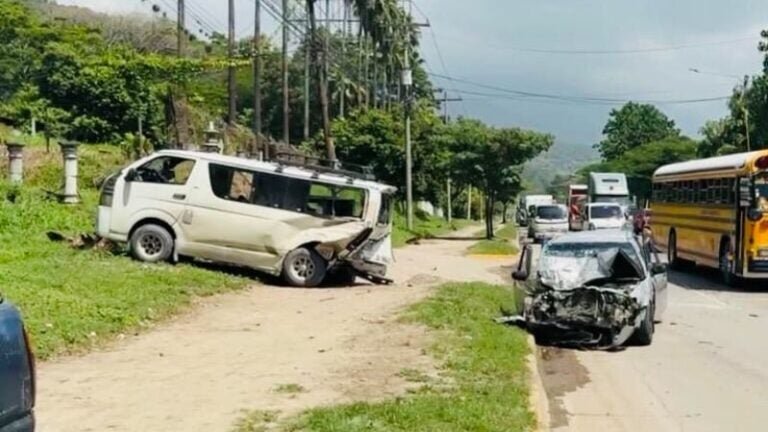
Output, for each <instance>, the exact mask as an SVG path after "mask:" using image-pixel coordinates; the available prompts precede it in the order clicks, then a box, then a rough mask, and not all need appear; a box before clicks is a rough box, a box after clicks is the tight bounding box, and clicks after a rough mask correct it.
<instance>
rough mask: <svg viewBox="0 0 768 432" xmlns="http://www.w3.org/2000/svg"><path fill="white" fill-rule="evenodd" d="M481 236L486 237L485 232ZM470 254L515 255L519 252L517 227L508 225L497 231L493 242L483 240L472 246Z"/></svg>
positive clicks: (511, 224)
mask: <svg viewBox="0 0 768 432" xmlns="http://www.w3.org/2000/svg"><path fill="white" fill-rule="evenodd" d="M481 235H485V230H483V231H482V232H481ZM468 252H469V253H470V254H475V255H515V254H516V253H517V252H518V248H517V229H516V227H515V225H514V224H513V223H508V224H507V225H505V226H504V227H503V228H501V229H500V230H498V231H496V233H495V238H494V239H493V240H481V241H479V242H477V243H475V244H474V245H472V246H470V247H469V250H468Z"/></svg>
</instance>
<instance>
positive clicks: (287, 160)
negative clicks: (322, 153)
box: [273, 152, 376, 181]
mask: <svg viewBox="0 0 768 432" xmlns="http://www.w3.org/2000/svg"><path fill="white" fill-rule="evenodd" d="M273 162H275V163H278V164H280V165H285V166H293V167H299V168H304V169H308V170H312V171H315V172H318V173H326V174H336V175H340V176H345V177H350V178H353V179H358V180H371V181H375V180H376V176H374V175H373V168H371V167H370V166H368V165H357V164H350V163H342V162H340V161H332V160H330V159H323V158H320V157H317V156H306V155H302V154H296V153H290V152H278V153H275V157H274V159H273Z"/></svg>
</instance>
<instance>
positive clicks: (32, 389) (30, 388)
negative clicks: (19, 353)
mask: <svg viewBox="0 0 768 432" xmlns="http://www.w3.org/2000/svg"><path fill="white" fill-rule="evenodd" d="M22 332H23V333H24V345H25V346H26V349H27V365H28V366H29V381H28V382H25V384H24V385H25V386H26V388H25V389H24V390H25V392H26V394H27V396H28V397H29V401H30V407H34V406H35V399H36V397H37V371H36V370H35V354H34V353H33V352H32V344H31V343H30V340H29V334H28V333H27V329H26V328H23V329H22Z"/></svg>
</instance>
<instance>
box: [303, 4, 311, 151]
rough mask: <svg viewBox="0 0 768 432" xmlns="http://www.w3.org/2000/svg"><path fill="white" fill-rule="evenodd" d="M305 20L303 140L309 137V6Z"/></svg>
mask: <svg viewBox="0 0 768 432" xmlns="http://www.w3.org/2000/svg"><path fill="white" fill-rule="evenodd" d="M306 14H307V20H306V23H305V25H304V30H305V34H306V35H307V36H306V37H305V39H304V140H305V141H306V140H308V139H309V91H310V90H309V82H310V73H311V68H310V64H311V62H312V34H311V33H310V32H311V31H312V30H311V28H310V25H309V8H306Z"/></svg>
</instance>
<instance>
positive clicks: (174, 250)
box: [97, 150, 396, 287]
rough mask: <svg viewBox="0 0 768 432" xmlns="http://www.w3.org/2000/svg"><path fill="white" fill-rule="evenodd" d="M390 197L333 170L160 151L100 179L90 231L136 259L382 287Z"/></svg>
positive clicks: (308, 282)
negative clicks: (200, 262) (124, 246)
mask: <svg viewBox="0 0 768 432" xmlns="http://www.w3.org/2000/svg"><path fill="white" fill-rule="evenodd" d="M395 191H396V189H395V188H394V187H392V186H387V185H384V184H381V183H377V182H374V181H370V180H364V179H360V178H355V177H354V176H350V174H349V173H342V172H339V171H334V170H328V169H320V168H317V169H309V168H304V167H298V166H289V165H283V164H280V163H272V162H260V161H255V160H248V159H242V158H235V157H231V156H222V155H218V154H214V153H199V152H190V151H182V150H165V151H160V152H157V153H155V154H153V155H151V156H148V157H146V158H144V159H141V160H139V161H137V162H135V163H133V164H131V165H129V166H128V167H126V168H124V169H123V170H122V171H121V172H120V173H118V174H116V175H114V176H111V177H109V178H108V179H107V180H106V181H105V182H104V185H103V186H102V191H101V200H100V203H99V212H98V221H97V231H98V234H99V235H100V236H102V237H105V238H108V239H111V240H113V241H117V242H127V243H128V245H129V249H130V252H131V254H132V255H133V257H134V258H136V259H138V260H141V261H145V262H158V261H167V260H177V259H178V257H179V256H186V257H194V258H201V259H205V260H211V261H216V262H224V263H231V264H235V265H242V266H246V267H251V268H254V269H257V270H260V271H264V272H267V273H270V274H273V275H276V276H277V275H280V276H282V277H283V278H284V279H285V281H286V282H288V283H289V284H291V285H294V286H304V287H311V286H317V285H319V284H320V283H322V282H323V280H325V279H326V276H330V277H333V279H334V281H335V282H337V283H344V284H349V283H352V282H353V281H354V279H355V277H356V276H362V277H365V278H368V279H370V280H372V281H374V282H382V283H384V282H388V281H387V280H386V279H385V276H386V272H387V266H388V265H389V264H390V263H391V261H392V242H391V237H390V235H391V216H392V209H391V207H392V202H393V198H392V195H393V194H394V192H395Z"/></svg>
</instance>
